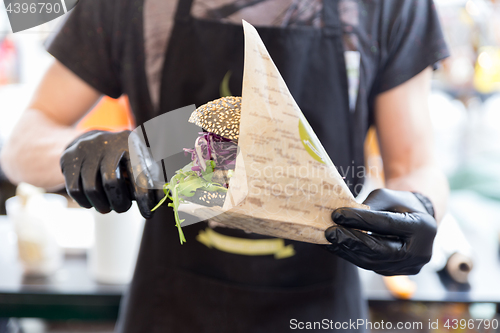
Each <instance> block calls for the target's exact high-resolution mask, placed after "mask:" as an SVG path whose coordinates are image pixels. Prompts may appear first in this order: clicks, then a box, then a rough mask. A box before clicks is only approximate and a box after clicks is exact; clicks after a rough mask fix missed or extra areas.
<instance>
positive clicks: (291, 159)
mask: <svg viewBox="0 0 500 333" xmlns="http://www.w3.org/2000/svg"><path fill="white" fill-rule="evenodd" d="M243 28H244V32H245V65H244V66H245V67H244V75H243V92H242V108H241V122H240V134H239V140H238V146H239V149H240V152H239V154H238V157H237V159H236V167H235V172H234V176H233V177H232V178H231V179H230V181H229V190H228V193H227V195H226V200H225V203H224V206H223V207H222V208H219V207H205V206H201V205H197V204H191V203H190V204H187V205H181V210H182V211H184V212H187V213H189V214H193V215H195V216H197V217H200V218H202V219H206V220H212V221H215V222H219V223H222V224H225V225H228V226H232V227H236V228H239V229H244V230H247V231H250V232H254V233H258V234H262V235H269V236H275V237H280V238H286V239H292V240H297V241H303V242H309V243H317V244H328V243H329V242H328V241H327V240H326V239H325V236H324V232H325V230H326V229H327V228H328V227H330V226H332V225H334V223H333V222H332V219H331V214H332V211H333V210H335V209H336V208H339V207H355V208H365V209H366V208H368V207H367V206H365V205H362V204H359V203H357V202H356V201H355V200H354V197H353V196H352V194H351V192H350V191H349V188H348V187H347V186H346V184H345V182H344V180H343V179H342V177H341V176H340V175H339V173H338V171H337V169H336V168H335V166H334V165H333V163H332V161H331V160H330V158H329V156H328V154H327V153H326V151H325V150H324V148H323V146H322V145H321V143H320V142H319V140H318V138H317V137H316V134H315V133H314V131H313V130H312V128H311V126H310V125H309V123H308V122H307V120H306V119H305V117H304V115H303V114H302V111H301V110H300V109H299V107H298V105H297V103H296V102H295V100H294V99H293V97H292V95H291V94H290V91H289V90H288V88H287V86H286V84H285V82H284V80H283V78H282V77H281V75H280V73H279V72H278V69H277V68H276V66H275V65H274V63H273V61H272V59H271V57H270V56H269V53H268V51H267V50H266V47H265V46H264V43H263V42H262V40H261V39H260V37H259V35H258V33H257V31H256V30H255V28H254V27H253V26H252V25H250V24H249V23H247V22H246V21H243ZM332 107H333V106H332Z"/></svg>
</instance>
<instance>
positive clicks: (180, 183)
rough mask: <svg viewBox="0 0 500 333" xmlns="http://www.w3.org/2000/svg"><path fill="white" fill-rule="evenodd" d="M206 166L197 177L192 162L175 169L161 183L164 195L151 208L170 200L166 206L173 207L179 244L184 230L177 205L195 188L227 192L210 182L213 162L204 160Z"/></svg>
mask: <svg viewBox="0 0 500 333" xmlns="http://www.w3.org/2000/svg"><path fill="white" fill-rule="evenodd" d="M206 162H207V168H206V170H205V171H203V172H202V177H199V176H198V175H197V173H196V172H195V171H192V170H191V168H192V167H193V163H192V162H191V163H189V164H188V165H186V166H185V167H184V168H182V169H180V170H177V171H176V172H175V175H174V176H172V178H171V179H170V182H169V183H166V184H165V185H163V192H165V196H164V197H163V198H162V199H161V200H160V202H159V203H158V204H157V205H156V206H155V207H154V208H153V209H152V210H151V211H155V210H156V209H158V207H160V206H161V205H162V204H163V203H164V202H165V201H166V200H167V199H170V200H171V201H172V202H170V203H169V204H168V207H172V208H173V209H174V217H175V226H176V227H177V229H178V231H179V239H180V242H181V244H183V243H185V242H186V238H185V237H184V232H183V231H182V227H181V223H182V222H184V220H181V219H180V217H179V205H180V204H181V203H183V202H184V199H183V198H182V197H185V198H190V197H192V196H194V194H195V192H196V190H197V189H201V190H204V191H211V192H227V188H225V187H224V186H222V185H221V184H219V183H213V182H212V176H213V172H214V168H215V162H214V161H212V160H209V161H206Z"/></svg>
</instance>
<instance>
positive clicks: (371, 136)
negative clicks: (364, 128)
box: [365, 126, 385, 187]
mask: <svg viewBox="0 0 500 333" xmlns="http://www.w3.org/2000/svg"><path fill="white" fill-rule="evenodd" d="M365 163H366V170H367V172H366V176H367V177H369V178H370V180H371V181H373V184H374V186H375V187H384V182H385V181H384V164H383V163H382V157H381V156H380V148H379V144H378V138H377V130H376V129H375V127H374V126H372V127H370V129H369V130H368V133H367V134H366V139H365Z"/></svg>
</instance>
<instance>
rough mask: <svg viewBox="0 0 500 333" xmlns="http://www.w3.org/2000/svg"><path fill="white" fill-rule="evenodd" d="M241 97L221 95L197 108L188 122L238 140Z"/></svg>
mask: <svg viewBox="0 0 500 333" xmlns="http://www.w3.org/2000/svg"><path fill="white" fill-rule="evenodd" d="M240 116H241V97H232V96H231V97H223V98H219V99H216V100H214V101H212V102H208V103H207V104H204V105H202V106H200V107H199V108H197V109H196V110H195V111H194V112H193V113H192V114H191V117H189V122H190V123H193V124H195V125H197V126H200V127H201V128H203V129H204V130H206V131H208V132H210V133H214V134H217V135H220V136H222V137H224V138H226V139H231V140H233V141H236V142H237V141H238V137H239V134H240Z"/></svg>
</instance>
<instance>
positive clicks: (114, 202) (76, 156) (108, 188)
mask: <svg viewBox="0 0 500 333" xmlns="http://www.w3.org/2000/svg"><path fill="white" fill-rule="evenodd" d="M129 135H130V131H123V132H119V133H112V132H104V131H91V132H87V133H84V134H83V135H81V136H80V137H78V138H77V139H76V140H74V141H73V142H72V143H71V144H70V145H69V146H68V148H66V150H65V151H64V153H63V154H62V156H61V160H60V163H61V170H62V172H63V174H64V178H65V181H66V189H67V191H68V194H69V195H70V196H71V197H72V198H73V199H74V200H75V201H76V202H77V203H78V204H79V205H80V206H83V207H85V208H91V207H95V209H96V210H97V211H98V212H100V213H108V212H109V211H111V210H115V211H116V212H118V213H122V212H125V211H127V210H128V209H129V208H130V206H131V204H132V200H135V201H137V205H138V206H139V210H140V211H141V214H142V216H144V217H145V218H151V217H152V212H151V209H152V208H153V207H154V206H155V205H156V204H157V203H158V201H159V200H160V199H161V198H162V197H163V192H162V191H157V190H152V189H151V188H152V183H151V179H152V177H150V176H151V175H149V174H148V166H146V164H147V162H148V161H147V159H148V158H149V155H148V154H147V147H145V146H144V144H143V143H142V142H141V141H140V140H139V138H138V137H137V136H135V135H133V136H131V141H130V143H131V144H133V145H134V151H135V154H136V155H138V160H139V164H140V165H138V166H136V167H135V168H136V169H140V171H139V172H137V170H136V172H137V174H140V173H141V172H142V173H141V177H138V178H137V179H135V181H134V174H133V169H132V168H133V166H132V163H131V161H130V154H129ZM149 164H151V163H149ZM144 171H146V172H144Z"/></svg>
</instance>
